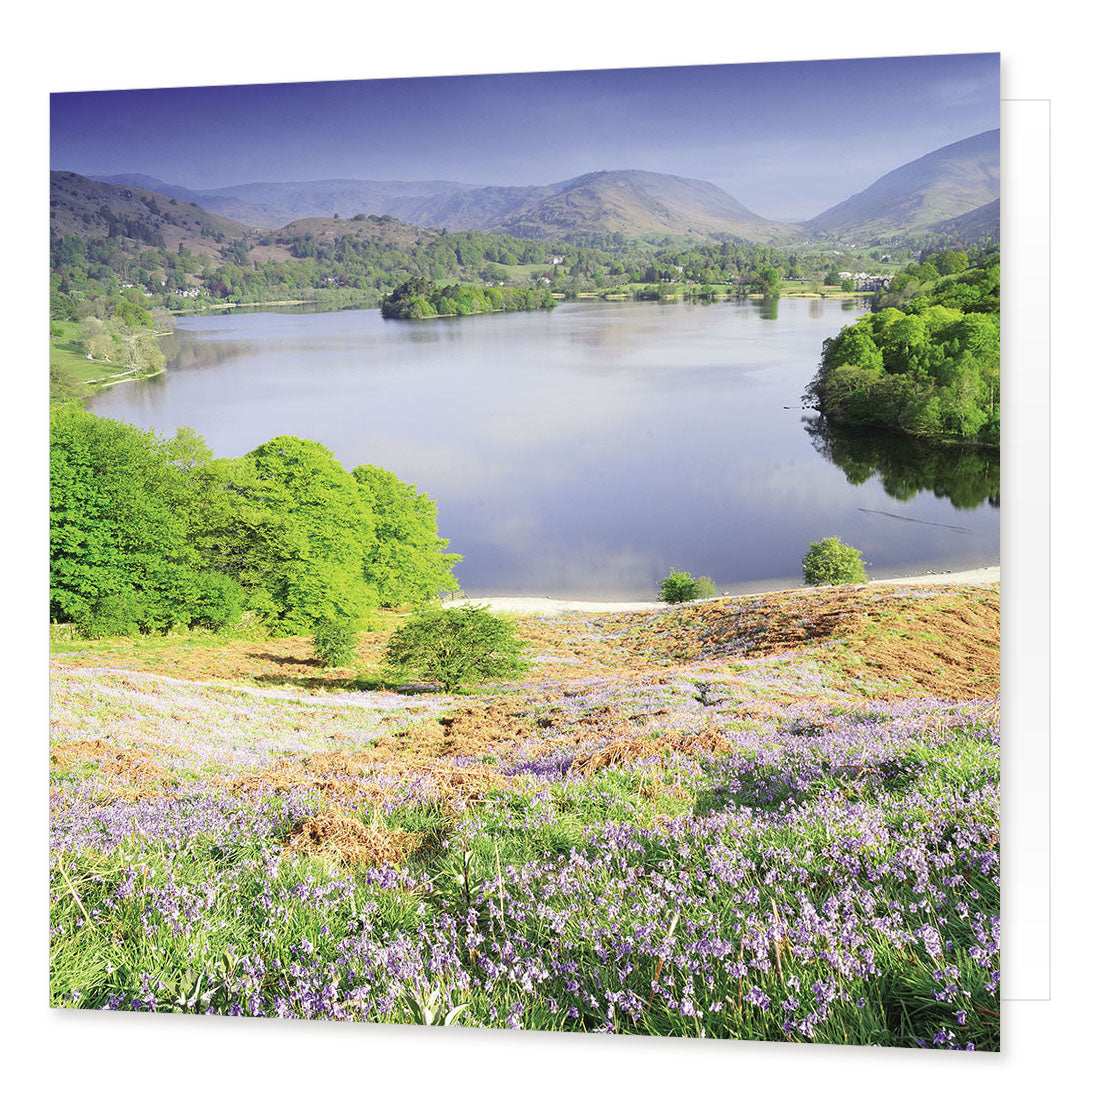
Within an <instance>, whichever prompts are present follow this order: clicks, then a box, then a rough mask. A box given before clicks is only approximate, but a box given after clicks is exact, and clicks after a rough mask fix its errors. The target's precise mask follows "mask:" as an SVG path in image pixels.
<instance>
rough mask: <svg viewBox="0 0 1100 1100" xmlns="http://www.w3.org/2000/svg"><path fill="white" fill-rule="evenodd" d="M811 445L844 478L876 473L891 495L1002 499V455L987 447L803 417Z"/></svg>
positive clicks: (858, 479)
mask: <svg viewBox="0 0 1100 1100" xmlns="http://www.w3.org/2000/svg"><path fill="white" fill-rule="evenodd" d="M806 431H807V432H808V433H809V434H810V438H811V439H812V440H813V445H814V450H815V451H817V453H818V454H820V455H821V456H822V457H824V458H827V459H828V460H829V461H830V462H832V463H833V464H834V465H836V466H839V467H840V469H841V470H843V471H844V475H845V477H847V479H848V482H849V484H851V485H862V484H863V483H864V482H866V481H868V480H870V479H871V478H872V477H877V478H878V480H879V481H880V482H881V484H882V487H883V489H885V490H886V492H887V493H888V494H889V495H890V496H891V497H892V498H893V499H894V500H912V499H913V498H914V497H915V496H916V495H917V494H918V493H922V492H929V491H931V492H932V493H934V494H935V495H936V496H937V497H946V498H947V499H948V500H950V501H951V503H952V504H953V505H954V506H955V507H956V508H965V509H968V510H970V509H974V508H979V507H981V506H982V505H983V504H986V503H988V504H990V505H992V506H993V507H994V508H999V507H1000V503H1001V456H1000V452H999V451H998V450H996V449H994V448H990V447H966V446H961V445H950V444H936V443H930V442H925V441H924V440H920V439H914V438H913V437H912V436H905V435H895V434H892V433H889V432H881V431H874V430H870V429H856V428H842V427H839V426H836V425H830V424H828V423H826V422H825V420H824V418H822V417H814V418H812V419H807V420H806Z"/></svg>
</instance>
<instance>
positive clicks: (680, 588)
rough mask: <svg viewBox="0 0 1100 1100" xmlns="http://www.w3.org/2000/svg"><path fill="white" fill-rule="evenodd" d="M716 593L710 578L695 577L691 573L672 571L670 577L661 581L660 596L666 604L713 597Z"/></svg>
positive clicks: (669, 573)
mask: <svg viewBox="0 0 1100 1100" xmlns="http://www.w3.org/2000/svg"><path fill="white" fill-rule="evenodd" d="M716 591H717V589H715V587H714V581H712V580H711V579H710V577H693V576H692V575H691V574H690V573H678V572H677V571H676V570H675V569H670V570H669V571H668V576H667V577H665V579H664V580H663V581H661V590H660V594H661V599H662V600H664V601H665V603H684V602H685V601H687V600H701V599H704V598H706V597H707V596H713V595H714V594H715V592H716Z"/></svg>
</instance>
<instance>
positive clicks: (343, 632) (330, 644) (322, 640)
mask: <svg viewBox="0 0 1100 1100" xmlns="http://www.w3.org/2000/svg"><path fill="white" fill-rule="evenodd" d="M355 626H356V624H355V621H354V620H353V619H330V620H329V621H328V622H326V623H321V625H320V626H318V627H317V628H316V629H315V630H314V632H313V655H314V656H315V657H316V658H317V660H319V661H320V662H321V664H322V665H323V666H324V667H325V668H346V667H347V666H348V665H350V664H351V663H352V662H353V661H354V660H355V655H356V653H357V651H358V641H359V635H358V632H357V630H356V629H355Z"/></svg>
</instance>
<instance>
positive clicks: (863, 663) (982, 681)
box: [840, 592, 1001, 701]
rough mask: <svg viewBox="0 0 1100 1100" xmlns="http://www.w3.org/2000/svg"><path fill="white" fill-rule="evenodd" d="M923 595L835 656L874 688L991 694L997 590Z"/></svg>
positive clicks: (995, 691) (959, 696) (960, 696)
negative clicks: (963, 594) (978, 594)
mask: <svg viewBox="0 0 1100 1100" xmlns="http://www.w3.org/2000/svg"><path fill="white" fill-rule="evenodd" d="M982 596H983V598H978V599H975V598H973V597H972V598H970V599H966V600H962V599H955V600H941V599H937V600H934V601H932V600H929V601H926V602H924V603H916V604H914V605H912V606H910V607H907V608H905V609H904V610H903V611H899V612H898V613H897V614H896V615H894V616H891V617H890V618H889V619H888V620H886V621H883V622H880V623H876V624H875V625H874V627H873V628H871V629H869V630H868V631H866V632H865V636H864V637H861V638H859V639H857V640H856V641H855V643H854V644H853V645H852V647H851V649H850V650H849V655H846V657H845V658H844V659H842V660H841V661H840V670H841V672H842V673H843V674H844V675H845V676H846V677H848V678H850V679H854V680H859V681H863V682H866V681H868V680H870V681H877V682H878V683H877V685H874V686H878V687H879V688H880V690H885V691H887V692H888V693H891V694H899V693H900V694H905V695H908V696H913V695H918V696H920V695H924V696H932V697H935V698H938V699H947V700H952V701H960V700H964V699H995V698H997V697H998V696H999V694H1000V690H1001V649H1000V640H1001V633H1000V627H1001V601H1000V594H999V593H997V592H992V593H983V594H982Z"/></svg>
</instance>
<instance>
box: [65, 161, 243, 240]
mask: <svg viewBox="0 0 1100 1100" xmlns="http://www.w3.org/2000/svg"><path fill="white" fill-rule="evenodd" d="M50 232H51V234H53V235H55V236H59V237H60V236H64V235H65V234H67V233H72V234H75V235H76V236H78V237H81V238H82V239H84V240H88V239H90V238H92V237H111V238H116V239H120V240H123V241H128V242H130V243H131V244H132V245H133V246H135V247H146V248H164V249H166V250H167V251H168V252H176V251H177V250H178V248H179V247H180V246H181V245H182V246H183V247H184V248H187V249H189V250H190V251H191V252H194V253H205V254H207V255H209V256H212V257H214V258H216V259H220V258H221V257H222V254H223V250H222V247H221V246H222V244H223V243H225V242H226V241H229V240H240V239H241V238H243V237H247V236H248V235H249V233H250V230H249V229H248V228H247V227H246V226H244V225H241V224H240V223H239V222H235V221H231V220H230V219H229V218H224V217H222V216H221V215H219V214H213V213H211V212H210V211H209V210H203V209H202V208H200V207H198V206H195V205H194V204H193V203H191V202H187V201H181V200H180V199H178V198H174V197H172V196H170V195H164V194H160V193H157V192H154V191H149V190H146V189H145V188H143V187H120V186H117V185H114V184H108V183H101V182H99V181H97V180H91V179H88V178H87V177H86V176H79V175H77V174H76V173H75V172H51V173H50Z"/></svg>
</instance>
